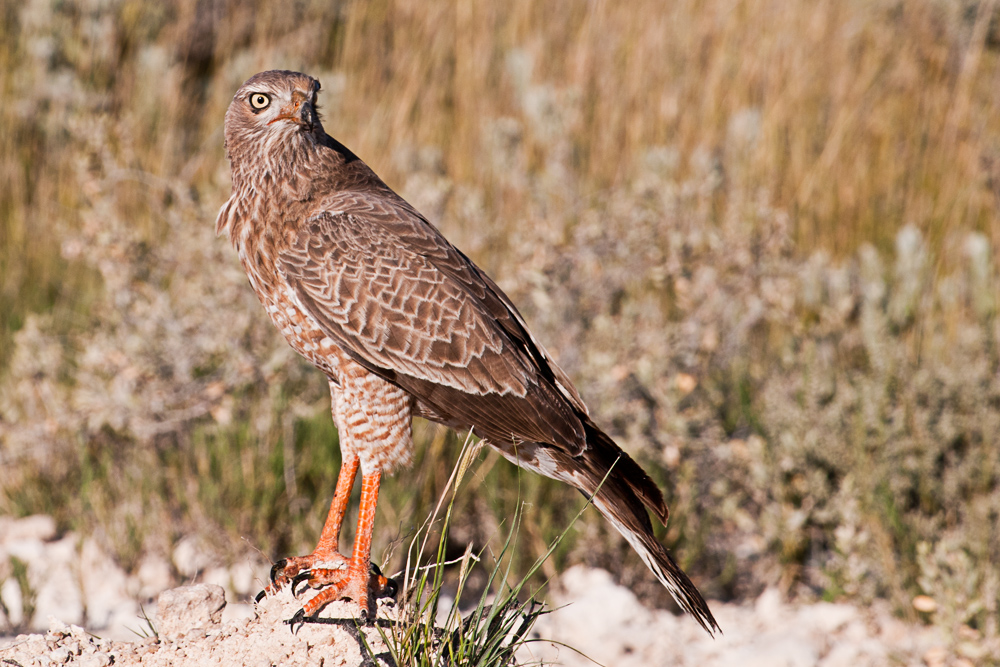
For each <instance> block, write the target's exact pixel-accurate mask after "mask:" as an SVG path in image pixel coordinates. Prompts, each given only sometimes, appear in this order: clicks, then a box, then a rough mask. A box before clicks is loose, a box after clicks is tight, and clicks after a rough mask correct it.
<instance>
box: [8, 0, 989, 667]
mask: <svg viewBox="0 0 1000 667" xmlns="http://www.w3.org/2000/svg"><path fill="white" fill-rule="evenodd" d="M0 7H2V17H0V18H2V20H0V90H2V98H3V101H4V103H3V104H2V105H0V276H2V287H0V363H2V364H3V370H2V372H0V512H3V513H5V514H12V515H27V514H31V513H37V512H44V513H48V514H52V515H53V516H55V517H56V518H57V520H58V521H59V524H60V526H62V527H63V528H65V529H68V528H75V529H80V530H84V531H86V532H88V533H91V534H94V535H97V536H98V537H100V538H101V539H102V540H103V542H104V543H105V544H106V545H107V546H108V547H109V548H110V549H112V550H113V552H114V553H115V554H116V557H117V558H118V559H119V561H120V562H121V563H122V564H123V565H124V566H126V567H130V568H131V567H135V566H136V564H137V563H138V562H139V561H140V560H141V558H142V556H143V554H144V553H147V552H149V551H151V550H160V551H162V552H165V553H167V552H169V549H170V548H171V546H172V545H173V544H174V543H176V541H177V540H179V539H180V538H181V537H182V536H185V535H192V534H198V535H202V536H203V537H204V538H205V539H206V540H207V541H209V542H210V543H212V544H213V545H214V547H215V548H216V549H218V550H220V551H221V552H223V553H227V554H228V555H229V557H232V558H236V557H237V556H238V555H239V554H240V553H242V550H245V549H246V548H247V546H246V545H247V543H249V544H251V545H253V546H254V547H256V548H259V549H261V550H262V551H263V552H264V553H265V554H267V555H268V556H270V557H272V558H273V557H279V556H283V555H287V554H288V553H299V552H305V551H307V550H308V549H311V548H312V546H313V544H314V541H315V538H316V535H318V531H319V527H320V526H321V523H322V520H323V518H324V517H325V511H326V504H327V503H328V501H329V496H330V494H331V493H332V489H333V484H334V481H335V479H336V470H337V466H338V463H339V455H338V452H337V448H336V439H335V431H334V429H333V427H332V425H331V424H330V420H329V416H328V412H327V410H328V399H327V396H326V388H325V383H324V382H323V380H322V378H321V377H320V376H319V374H318V373H316V372H314V371H312V370H311V369H309V368H307V367H306V365H305V364H304V362H301V361H300V360H298V359H297V358H296V357H295V356H294V355H293V354H292V353H291V352H290V351H289V350H288V349H287V348H286V346H285V344H284V343H283V342H282V341H281V340H280V336H279V334H278V333H277V332H276V331H273V330H272V327H271V325H270V323H269V322H267V321H266V318H265V316H264V315H263V313H262V312H261V309H260V306H259V304H258V303H257V302H256V299H255V298H254V297H253V295H252V293H251V291H250V290H249V288H248V286H247V285H246V279H245V277H244V276H243V274H242V270H241V269H240V267H239V265H238V262H237V260H236V257H235V253H233V252H232V251H231V249H230V248H229V247H228V244H227V243H226V241H225V240H224V239H216V238H214V236H213V233H212V232H213V229H214V227H213V225H214V218H215V212H216V210H217V209H218V207H219V206H220V205H221V204H222V202H223V201H225V199H226V198H227V196H228V192H229V180H228V165H227V163H226V161H225V158H224V151H223V147H222V121H223V115H224V112H225V108H226V106H227V105H228V103H229V100H230V99H231V96H232V94H233V92H234V91H235V90H236V88H237V87H238V86H239V85H240V83H242V81H243V80H245V79H246V78H248V77H249V76H250V75H251V74H253V73H254V72H256V71H259V70H262V69H269V68H289V69H298V70H302V71H306V72H308V73H310V74H312V75H314V76H316V77H318V78H319V79H320V80H321V81H322V83H323V87H324V92H323V93H322V97H321V103H322V105H323V106H322V111H323V113H324V118H325V126H326V129H327V131H328V132H330V133H331V134H332V135H334V136H336V137H337V138H338V139H340V140H341V141H343V142H344V143H345V144H346V145H348V146H350V147H351V148H352V149H353V150H354V151H355V152H357V153H358V154H359V155H360V156H362V158H363V159H365V160H366V161H367V162H368V163H369V164H370V165H371V166H372V167H373V168H374V169H375V170H376V171H377V172H379V173H380V174H381V175H382V176H383V177H384V178H385V179H386V180H387V182H388V183H389V184H390V185H391V186H393V187H395V188H396V189H397V190H399V191H400V192H401V193H402V194H403V195H404V196H406V197H408V198H409V199H410V200H411V201H412V202H413V203H414V204H415V205H416V206H417V207H418V208H419V209H420V210H422V211H423V212H424V213H425V214H426V215H427V216H428V217H429V218H430V219H431V220H432V221H434V222H435V223H436V224H438V225H439V227H440V228H441V229H442V230H443V231H444V232H445V234H446V235H448V236H449V238H451V239H452V240H453V241H454V242H455V243H456V244H457V245H459V246H460V247H462V248H463V249H464V250H465V251H466V252H467V253H468V254H470V256H472V257H473V258H474V259H475V260H476V261H477V262H478V263H480V264H481V265H482V266H483V267H484V268H485V269H486V270H487V271H488V272H489V273H491V274H492V275H494V276H495V277H496V278H497V279H498V280H499V282H500V284H501V286H502V287H504V289H505V290H507V291H508V292H509V293H510V295H511V296H512V297H513V298H514V300H515V302H516V303H518V304H519V306H521V307H522V310H523V312H524V313H525V315H526V316H527V318H528V321H529V322H530V323H531V324H532V327H533V329H534V330H535V332H536V335H538V337H539V338H540V339H541V340H543V341H545V343H546V345H547V346H548V347H549V349H550V351H551V352H552V353H553V354H554V355H555V356H556V357H557V358H558V359H559V360H560V363H561V364H562V365H563V366H564V367H565V368H566V370H567V371H568V372H569V373H570V375H571V376H572V377H573V378H574V380H575V381H576V382H577V384H578V385H579V387H580V389H581V391H582V393H583V395H584V397H585V399H586V400H587V401H588V403H589V404H590V405H591V406H592V408H593V411H594V413H595V414H596V416H597V419H598V422H599V423H601V424H603V425H605V426H606V427H607V428H608V429H609V430H610V431H611V432H612V433H613V434H614V435H615V436H616V437H617V438H618V439H619V441H620V442H621V444H622V445H623V446H624V447H625V448H626V449H628V450H629V451H630V452H631V453H633V455H635V456H636V458H638V459H639V460H640V461H641V462H642V463H643V464H644V465H646V466H647V467H648V468H649V469H650V470H651V472H652V473H653V474H654V476H655V477H656V478H657V479H658V480H659V481H660V482H661V483H662V486H663V488H664V489H665V492H666V493H667V495H668V500H669V501H670V503H671V509H672V517H671V521H670V526H669V528H668V529H667V530H666V531H665V532H664V534H663V539H664V540H665V542H666V543H668V544H669V545H670V546H671V548H672V549H674V551H675V553H676V554H677V555H678V557H679V559H680V560H681V561H682V563H683V564H684V566H685V567H686V568H687V569H688V571H689V572H691V573H692V575H693V577H694V578H695V580H696V581H697V582H699V584H700V585H701V586H702V588H703V590H706V591H707V592H708V593H709V594H710V595H713V596H716V597H722V598H732V597H735V598H741V597H747V596H752V595H754V594H755V593H757V592H759V591H760V590H761V589H762V588H763V587H764V586H767V585H778V586H781V587H782V588H783V590H785V591H787V592H789V593H791V594H796V595H800V596H805V597H809V596H814V597H824V598H827V599H850V600H853V601H856V602H859V603H862V604H865V603H869V602H871V601H872V600H874V599H877V598H878V599H888V600H890V601H891V603H892V604H893V606H894V609H895V610H896V611H897V613H899V614H901V615H904V616H907V617H910V618H917V617H918V616H920V617H921V618H923V620H926V621H928V622H934V623H939V624H942V625H943V626H945V627H947V628H949V629H951V630H955V629H956V628H959V627H960V626H966V627H967V628H968V629H969V630H967V631H965V634H964V635H962V636H966V637H967V636H970V635H969V632H972V633H973V635H972V636H976V637H979V638H980V639H983V640H986V639H989V640H990V641H996V640H997V637H998V629H997V621H998V611H997V609H998V601H1000V576H998V574H997V571H996V567H995V563H997V562H1000V529H998V528H1000V526H998V523H1000V487H998V484H1000V453H998V451H1000V450H998V447H997V439H998V434H1000V378H998V342H1000V329H998V320H997V317H996V314H997V313H996V309H997V303H998V297H1000V293H998V288H1000V280H998V275H997V271H996V266H995V261H994V259H995V257H996V251H997V248H998V247H1000V218H998V205H1000V114H998V113H997V110H998V108H1000V105H998V104H997V101H998V96H1000V67H998V63H1000V61H998V48H1000V13H998V7H997V3H996V2H995V1H990V2H987V1H983V2H971V1H963V0H917V1H915V2H900V1H898V0H894V1H881V0H875V1H868V2H861V1H855V0H848V1H846V2H838V1H833V0H820V1H819V2H798V1H796V2H785V1H781V2H779V1H777V0H748V1H739V0H709V1H708V2H690V1H680V2H673V3H662V2H660V1H658V0H637V1H635V2H630V3H612V2H604V1H600V0H595V1H594V2H563V1H557V0H553V1H551V2H534V1H527V0H513V1H512V2H507V3H502V4H500V3H474V2H469V1H467V0H456V1H454V2H446V1H444V0H395V1H390V0H375V1H374V2H326V1H324V2H310V1H302V2H295V3H291V4H287V3H282V4H279V3H268V2H263V1H257V2H246V3H227V2H222V1H221V0H164V1H161V2H156V3H151V2H133V1H128V0H117V1H111V2H97V1H88V0H80V1H65V2H45V1H40V0H29V1H27V2H22V3H14V2H10V1H6V2H3V3H2V5H0ZM418 441H419V445H418V448H419V452H418V455H417V464H416V465H415V466H414V469H413V470H412V471H411V472H409V473H406V474H401V475H400V476H398V477H397V478H396V479H394V480H391V481H389V482H387V484H386V491H385V496H384V499H385V502H383V503H382V504H381V506H380V519H379V527H380V530H381V531H382V534H381V535H380V536H379V540H380V542H379V544H381V545H383V546H384V545H387V544H389V543H391V542H392V541H393V540H394V539H399V538H402V537H404V536H405V535H406V534H407V533H408V531H410V530H412V527H413V525H414V523H415V522H417V521H418V520H419V517H421V516H422V515H423V513H424V512H426V511H427V510H428V509H429V508H430V507H431V504H432V499H433V498H435V497H436V491H437V489H439V488H441V486H442V485H443V483H444V481H445V479H446V478H447V474H448V472H449V471H450V467H451V465H452V463H453V462H454V458H455V457H456V456H457V452H458V446H457V443H458V442H460V440H458V439H457V436H455V435H454V434H448V433H445V432H443V431H440V430H437V429H435V428H433V427H431V426H429V425H423V424H421V425H418ZM461 495H462V498H461V502H463V503H464V506H463V508H462V512H463V514H464V516H465V517H466V520H465V521H464V522H463V521H458V522H456V523H455V525H453V526H452V531H453V535H452V537H453V541H454V543H455V549H456V551H458V552H460V551H462V550H463V549H464V546H465V543H466V541H468V540H473V541H476V542H477V543H479V544H482V543H483V542H484V541H485V540H486V539H488V538H489V537H490V536H491V535H492V534H494V533H495V532H496V528H497V526H498V525H499V524H500V522H502V521H503V520H504V517H505V516H509V515H511V514H512V513H513V507H514V503H515V502H516V499H517V498H518V497H520V499H521V500H527V501H529V502H531V503H533V504H534V505H535V506H536V510H535V511H528V512H526V514H525V524H524V525H525V530H526V531H527V535H528V538H529V539H527V540H526V541H525V554H524V558H525V562H526V563H529V562H531V561H532V560H533V559H534V557H535V556H536V555H537V554H538V553H540V552H541V551H543V549H544V544H545V543H546V541H547V540H548V539H550V538H551V537H552V536H553V535H554V534H555V533H556V532H558V531H559V530H560V529H561V528H562V527H563V526H564V525H565V523H566V522H567V521H568V520H569V517H571V516H572V515H573V514H575V511H576V508H577V507H578V503H579V502H580V501H579V499H578V497H577V496H576V494H573V493H570V492H569V491H568V490H566V489H563V488H561V487H559V486H557V485H554V484H550V483H547V482H545V481H543V480H539V479H536V478H533V477H531V476H520V477H518V476H517V475H516V473H515V472H514V471H512V470H511V469H510V467H509V466H507V464H506V463H504V462H503V461H498V460H496V458H495V457H493V456H487V457H486V459H485V460H484V463H483V465H482V466H481V468H480V470H479V472H477V474H476V477H475V481H474V482H472V483H470V485H469V486H468V487H467V488H466V489H465V491H464V493H463V494H461ZM575 535H576V538H575V540H570V541H568V542H566V543H564V547H563V548H562V550H561V551H560V552H559V553H558V554H557V555H556V558H555V562H554V563H550V565H549V568H550V571H555V569H557V568H558V567H562V566H563V565H565V564H566V563H568V562H578V561H585V562H589V563H592V564H597V565H601V564H603V565H607V566H609V567H610V568H611V569H612V570H614V571H615V572H616V573H618V574H619V575H620V576H621V577H622V579H623V580H625V581H626V582H627V583H629V584H630V585H632V586H633V587H634V588H635V589H636V590H638V591H640V593H641V594H642V595H643V596H644V597H645V599H646V600H647V601H648V602H650V603H654V604H664V603H665V593H664V592H663V591H662V590H660V589H659V587H658V586H657V585H656V584H655V580H653V579H652V577H651V575H649V574H648V573H646V572H645V570H644V569H643V567H642V565H641V563H640V562H639V561H638V559H637V558H634V557H632V556H631V555H629V552H628V547H627V545H626V544H624V542H623V541H622V540H620V539H619V538H617V536H615V535H613V534H612V533H611V532H609V531H608V529H607V527H606V526H604V525H603V524H602V523H601V522H600V520H599V519H598V518H596V517H589V519H588V520H587V521H585V522H583V523H582V524H581V525H580V528H579V530H577V531H576V533H575ZM240 537H245V538H246V542H244V541H241V540H240V539H239V538H240ZM348 537H349V536H348ZM622 562H624V563H625V564H626V565H625V566H624V567H622V566H621V565H620V564H621V563H622ZM917 594H926V595H929V596H931V597H933V598H934V599H935V600H936V601H937V603H938V610H937V611H936V612H935V613H934V614H932V615H929V616H928V615H923V616H921V615H920V614H918V612H916V611H915V610H914V609H913V608H912V606H911V605H910V600H911V599H912V597H913V596H914V595H917ZM956 636H957V635H956ZM991 659H994V660H997V659H1000V658H998V657H997V656H993V657H992V658H991Z"/></svg>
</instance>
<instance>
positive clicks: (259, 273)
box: [237, 244, 347, 382]
mask: <svg viewBox="0 0 1000 667" xmlns="http://www.w3.org/2000/svg"><path fill="white" fill-rule="evenodd" d="M247 248H248V246H244V245H242V244H240V245H238V248H237V249H238V251H239V254H240V261H241V262H242V263H243V268H244V269H245V270H246V273H247V278H249V280H250V285H251V287H253V290H254V292H255V293H256V294H257V298H258V299H260V303H261V305H262V306H264V310H265V312H267V315H268V317H270V318H271V322H273V323H274V326H275V327H277V328H278V331H280V332H281V335H282V336H284V337H285V340H287V341H288V344H289V345H291V346H292V349H293V350H295V351H296V352H298V353H299V354H301V355H302V356H303V357H305V358H306V360H307V361H309V362H310V363H311V364H313V365H314V366H316V367H317V368H319V369H320V370H321V371H323V372H324V373H326V375H327V376H328V377H330V378H331V379H332V380H334V381H335V382H339V377H340V369H341V367H342V366H343V364H344V361H345V360H346V359H347V357H346V355H345V354H344V352H343V351H342V350H341V349H340V347H339V346H338V345H337V344H336V343H335V342H334V340H333V339H332V338H330V337H329V336H327V335H326V333H325V332H324V331H323V330H322V329H321V328H320V326H319V325H318V324H317V323H316V321H315V320H314V319H313V318H312V317H311V316H310V315H309V314H308V313H307V312H306V311H305V310H304V309H303V308H302V307H301V305H300V304H299V303H298V300H297V299H296V298H295V295H294V293H293V292H292V291H291V289H290V288H289V287H288V285H287V284H286V283H285V281H284V279H283V278H282V277H281V275H279V274H278V273H277V272H276V271H274V269H273V266H272V265H271V263H269V262H266V261H256V260H257V259H258V258H259V257H260V255H259V253H257V252H252V253H251V252H248V251H247Z"/></svg>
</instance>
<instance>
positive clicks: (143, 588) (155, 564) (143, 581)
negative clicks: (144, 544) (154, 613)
mask: <svg viewBox="0 0 1000 667" xmlns="http://www.w3.org/2000/svg"><path fill="white" fill-rule="evenodd" d="M173 585H174V575H173V571H172V570H171V568H170V563H169V562H168V561H167V559H165V558H163V557H162V556H158V555H155V554H146V555H145V556H143V558H142V561H140V563H139V568H138V569H137V570H136V573H135V575H134V577H133V578H132V581H130V582H129V590H130V591H131V592H132V594H133V595H134V596H136V597H140V598H144V599H148V598H153V597H156V596H157V595H159V594H160V593H162V592H163V591H165V590H167V589H168V588H170V587H171V586H173Z"/></svg>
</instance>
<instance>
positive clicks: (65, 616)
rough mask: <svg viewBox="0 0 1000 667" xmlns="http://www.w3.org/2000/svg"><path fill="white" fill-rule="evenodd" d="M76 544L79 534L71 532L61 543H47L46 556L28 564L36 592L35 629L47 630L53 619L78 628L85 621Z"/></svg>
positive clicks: (30, 579) (29, 579)
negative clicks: (50, 619) (49, 621)
mask: <svg viewBox="0 0 1000 667" xmlns="http://www.w3.org/2000/svg"><path fill="white" fill-rule="evenodd" d="M76 543H77V537H76V535H74V534H72V533H70V534H68V535H67V536H66V537H64V538H63V539H61V540H59V541H58V542H50V543H48V544H47V545H46V548H45V552H44V556H43V557H41V558H39V559H37V560H34V561H32V562H30V563H29V564H28V583H29V585H30V586H31V587H32V589H34V590H35V592H36V595H35V616H34V619H32V621H31V623H32V627H34V628H36V629H45V628H46V627H48V621H47V620H46V619H48V618H49V617H50V616H51V617H52V618H56V619H59V620H60V621H62V622H64V623H72V624H75V625H79V624H81V623H83V621H84V618H83V593H82V592H81V590H80V583H79V577H78V572H77V568H76V561H77V548H76Z"/></svg>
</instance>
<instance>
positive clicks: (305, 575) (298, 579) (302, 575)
mask: <svg viewBox="0 0 1000 667" xmlns="http://www.w3.org/2000/svg"><path fill="white" fill-rule="evenodd" d="M311 576H312V575H311V574H310V573H309V572H308V571H307V572H299V573H298V574H297V575H295V576H294V577H293V578H292V595H294V596H295V597H299V594H298V593H297V592H296V591H295V589H296V588H297V587H298V585H299V584H301V583H302V582H303V581H309V577H311ZM306 588H309V585H308V584H306Z"/></svg>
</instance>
